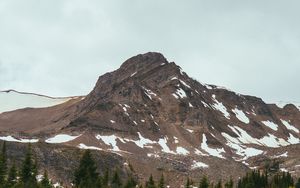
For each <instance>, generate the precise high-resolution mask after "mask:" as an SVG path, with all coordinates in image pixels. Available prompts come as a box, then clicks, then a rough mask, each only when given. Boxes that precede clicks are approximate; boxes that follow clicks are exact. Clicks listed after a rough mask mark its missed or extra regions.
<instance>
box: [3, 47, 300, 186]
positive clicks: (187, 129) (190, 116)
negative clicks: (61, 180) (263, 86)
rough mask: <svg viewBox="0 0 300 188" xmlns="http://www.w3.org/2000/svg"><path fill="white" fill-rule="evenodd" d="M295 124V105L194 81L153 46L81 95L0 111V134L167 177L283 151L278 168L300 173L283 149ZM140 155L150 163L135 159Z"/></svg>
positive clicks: (239, 167) (237, 166)
mask: <svg viewBox="0 0 300 188" xmlns="http://www.w3.org/2000/svg"><path fill="white" fill-rule="evenodd" d="M8 127H9V128H8ZM299 129H300V111H299V109H298V108H297V107H296V106H294V105H287V106H285V107H284V108H279V107H277V106H276V105H275V104H266V103H265V102H264V101H263V100H262V99H261V98H258V97H255V96H247V95H241V94H238V93H235V92H233V91H229V90H227V89H226V88H222V87H218V86H216V87H215V86H213V85H207V84H202V83H200V82H198V81H196V80H194V79H192V78H190V77H189V76H188V75H187V74H186V73H184V72H183V70H182V69H181V68H180V67H179V66H177V65H176V64H175V63H174V62H168V61H167V59H166V58H165V57H164V56H163V55H162V54H160V53H155V52H149V53H146V54H140V55H137V56H134V57H132V58H129V59H128V60H126V61H125V62H124V63H123V64H122V65H121V66H120V68H119V69H117V70H115V71H112V72H109V73H106V74H104V75H102V76H100V77H99V78H98V80H97V82H96V84H95V87H94V88H93V90H92V91H91V92H90V93H89V94H88V95H86V96H85V97H82V98H77V99H73V100H70V101H68V102H66V103H61V104H59V105H56V106H52V107H47V108H42V109H19V110H17V111H12V112H5V113H3V114H0V134H1V135H0V139H2V140H8V138H9V139H11V137H8V136H12V137H13V138H15V141H18V140H19V141H20V142H21V141H22V142H24V141H26V139H29V140H30V139H32V138H35V139H37V142H42V143H44V142H46V143H48V144H58V145H62V146H70V147H73V148H80V149H94V150H97V151H98V150H99V151H105V152H111V153H113V154H117V155H120V156H122V158H123V159H124V160H127V161H129V162H130V163H131V164H132V165H133V167H134V168H137V173H138V175H139V177H140V178H141V179H143V178H145V177H148V176H149V175H150V174H154V175H158V174H159V173H161V171H159V170H157V169H162V171H163V172H164V173H166V174H168V176H169V180H170V182H172V181H171V180H174V183H178V182H182V181H184V178H185V177H186V176H187V175H190V174H191V173H193V176H194V177H196V176H198V175H199V174H201V173H205V174H207V175H208V176H211V177H213V178H215V179H216V178H217V176H219V177H222V178H223V177H224V179H225V178H226V177H228V176H235V177H238V176H237V175H241V174H242V173H243V172H245V171H247V170H250V169H251V168H254V167H255V166H257V161H259V160H257V159H256V158H258V157H260V156H261V157H262V156H264V157H269V158H271V157H273V156H274V155H278V156H279V155H281V154H282V153H284V152H288V154H287V155H288V157H286V158H284V159H285V162H283V164H284V165H285V166H284V168H287V169H291V171H292V170H293V171H294V174H295V175H297V174H300V169H298V170H297V169H296V170H295V169H294V168H295V166H296V165H297V161H298V160H299V157H298V156H299V155H298V154H299V153H297V152H295V151H293V149H290V148H293V147H290V146H291V145H295V147H299V145H300V144H299V143H300V139H299V138H300V134H299ZM49 140H51V142H49ZM146 162H151V163H152V164H153V166H149V167H143V165H145V163H146ZM199 164H202V165H199ZM204 164H205V165H204ZM197 165H198V166H197ZM218 166H219V167H221V169H222V170H221V171H218V168H217V167H218ZM223 169H224V170H223ZM227 169H234V171H228V170H227ZM176 176H178V177H180V178H178V179H176V180H175V179H174V177H176Z"/></svg>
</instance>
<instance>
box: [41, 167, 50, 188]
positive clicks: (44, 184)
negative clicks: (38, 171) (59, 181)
mask: <svg viewBox="0 0 300 188" xmlns="http://www.w3.org/2000/svg"><path fill="white" fill-rule="evenodd" d="M40 188H52V185H51V182H50V180H49V179H48V173H47V171H46V170H45V172H44V176H43V179H42V181H41V182H40Z"/></svg>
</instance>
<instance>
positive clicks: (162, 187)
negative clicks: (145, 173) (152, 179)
mask: <svg viewBox="0 0 300 188" xmlns="http://www.w3.org/2000/svg"><path fill="white" fill-rule="evenodd" d="M158 188H165V178H164V175H163V174H162V175H161V177H160V180H159V183H158Z"/></svg>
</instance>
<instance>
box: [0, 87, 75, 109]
mask: <svg viewBox="0 0 300 188" xmlns="http://www.w3.org/2000/svg"><path fill="white" fill-rule="evenodd" d="M70 99H72V97H69V98H51V97H47V96H41V95H36V94H30V93H19V92H16V91H13V90H9V91H1V92H0V113H3V112H8V111H13V110H17V109H22V108H45V107H50V106H55V105H58V104H62V103H64V102H67V101H69V100H70Z"/></svg>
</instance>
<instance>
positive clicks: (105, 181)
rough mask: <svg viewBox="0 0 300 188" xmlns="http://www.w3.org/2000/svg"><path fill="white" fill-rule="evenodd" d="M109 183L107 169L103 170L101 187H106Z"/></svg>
mask: <svg viewBox="0 0 300 188" xmlns="http://www.w3.org/2000/svg"><path fill="white" fill-rule="evenodd" d="M108 182H109V171H108V169H106V170H105V173H104V176H103V178H102V185H103V187H108Z"/></svg>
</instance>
